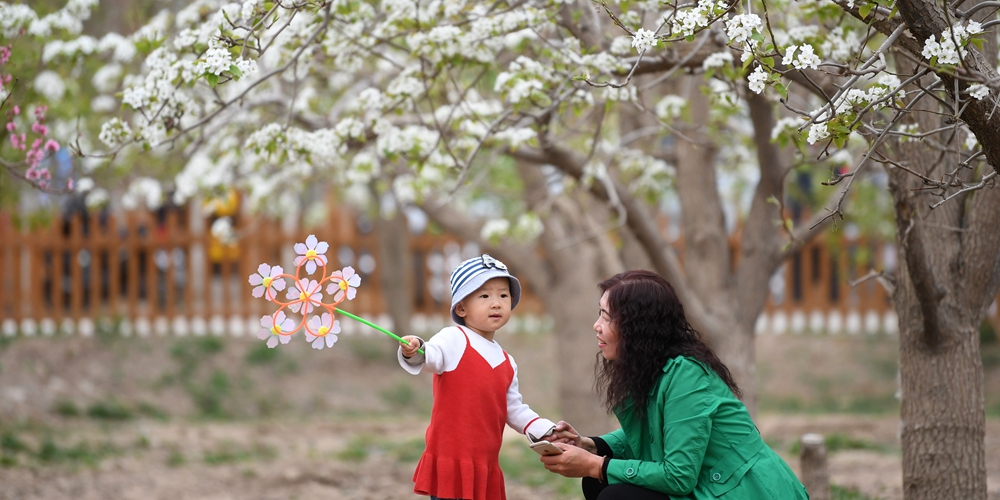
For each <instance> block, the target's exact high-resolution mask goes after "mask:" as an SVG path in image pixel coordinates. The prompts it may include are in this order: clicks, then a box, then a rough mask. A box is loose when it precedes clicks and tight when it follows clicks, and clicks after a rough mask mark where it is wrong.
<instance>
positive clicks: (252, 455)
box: [202, 441, 278, 465]
mask: <svg viewBox="0 0 1000 500" xmlns="http://www.w3.org/2000/svg"><path fill="white" fill-rule="evenodd" d="M277 456H278V452H277V451H276V450H275V449H274V447H273V446H267V445H263V444H260V443H254V444H253V445H251V446H249V447H247V446H242V445H240V444H238V443H235V442H233V441H225V442H223V443H220V444H219V445H218V446H216V447H215V448H214V449H211V450H207V451H205V452H204V454H203V456H202V460H203V461H204V462H205V464H207V465H225V464H234V463H241V462H250V461H255V460H273V459H274V458H275V457H277Z"/></svg>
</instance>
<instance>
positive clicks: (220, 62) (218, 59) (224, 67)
mask: <svg viewBox="0 0 1000 500" xmlns="http://www.w3.org/2000/svg"><path fill="white" fill-rule="evenodd" d="M203 59H204V60H205V71H206V72H208V73H211V74H213V75H221V74H222V72H223V71H229V66H230V65H231V64H233V60H232V56H230V54H229V50H227V49H224V48H222V47H215V48H211V49H208V51H207V52H205V55H204V57H203Z"/></svg>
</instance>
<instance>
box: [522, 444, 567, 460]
mask: <svg viewBox="0 0 1000 500" xmlns="http://www.w3.org/2000/svg"><path fill="white" fill-rule="evenodd" d="M529 446H530V447H531V449H532V450H535V452H536V453H538V454H539V455H541V456H543V457H551V456H552V455H560V454H562V452H563V451H562V450H560V449H559V447H557V446H556V445H554V444H552V443H550V442H548V441H536V442H534V443H531V444H530V445H529Z"/></svg>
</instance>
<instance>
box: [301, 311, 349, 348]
mask: <svg viewBox="0 0 1000 500" xmlns="http://www.w3.org/2000/svg"><path fill="white" fill-rule="evenodd" d="M331 320H333V316H330V313H323V316H322V317H320V316H313V317H312V319H310V320H309V328H310V329H311V330H312V331H313V332H315V333H309V330H306V332H305V333H306V342H309V343H310V344H312V346H313V349H322V348H323V347H333V344H336V343H337V334H339V333H340V321H336V320H333V326H330V321H331Z"/></svg>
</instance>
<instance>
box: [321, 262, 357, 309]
mask: <svg viewBox="0 0 1000 500" xmlns="http://www.w3.org/2000/svg"><path fill="white" fill-rule="evenodd" d="M330 281H331V283H330V285H329V286H327V287H326V293H327V294H333V293H335V295H334V296H333V300H334V301H335V302H341V301H343V300H344V297H347V300H354V297H355V296H356V295H357V294H358V286H360V285H361V276H358V275H357V274H356V273H355V272H354V268H353V267H351V266H347V267H345V268H344V269H343V270H342V271H334V272H333V273H331V274H330Z"/></svg>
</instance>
